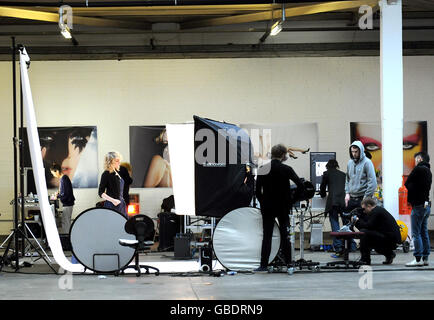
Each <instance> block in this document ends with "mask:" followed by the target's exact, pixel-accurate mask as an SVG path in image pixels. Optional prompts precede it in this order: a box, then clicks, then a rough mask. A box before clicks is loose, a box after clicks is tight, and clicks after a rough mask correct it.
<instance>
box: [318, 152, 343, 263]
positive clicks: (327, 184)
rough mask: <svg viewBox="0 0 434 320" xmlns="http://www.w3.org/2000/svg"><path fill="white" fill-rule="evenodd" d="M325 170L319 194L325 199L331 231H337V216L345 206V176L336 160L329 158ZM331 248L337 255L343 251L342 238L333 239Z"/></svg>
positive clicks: (340, 214)
mask: <svg viewBox="0 0 434 320" xmlns="http://www.w3.org/2000/svg"><path fill="white" fill-rule="evenodd" d="M326 168H327V170H326V171H325V172H324V173H323V176H322V181H321V186H320V196H321V197H322V198H325V197H326V195H327V189H328V196H327V200H326V206H325V212H326V214H329V219H330V226H331V230H332V232H337V231H339V229H340V227H339V216H340V217H341V219H342V218H343V217H342V212H343V208H344V207H345V178H346V175H345V173H344V172H342V171H340V170H339V169H338V168H339V164H338V162H337V161H336V160H334V159H331V160H329V161H328V162H327V164H326ZM333 249H334V250H335V252H336V254H337V255H340V254H342V253H343V250H344V245H343V242H342V240H340V239H336V238H334V239H333Z"/></svg>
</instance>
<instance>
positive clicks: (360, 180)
mask: <svg viewBox="0 0 434 320" xmlns="http://www.w3.org/2000/svg"><path fill="white" fill-rule="evenodd" d="M350 158H351V159H350V160H349V161H348V165H347V177H346V181H345V193H346V195H345V206H346V210H345V211H346V212H349V211H351V210H353V209H354V208H357V207H360V204H361V202H362V200H363V199H364V198H367V197H370V198H372V197H373V195H374V192H375V190H377V178H376V176H375V169H374V165H373V164H372V161H371V160H370V159H368V158H367V157H366V155H365V147H364V146H363V143H362V142H360V141H354V142H353V143H352V144H351V146H350Z"/></svg>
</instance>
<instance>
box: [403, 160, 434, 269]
mask: <svg viewBox="0 0 434 320" xmlns="http://www.w3.org/2000/svg"><path fill="white" fill-rule="evenodd" d="M414 161H415V164H416V166H415V167H414V169H413V170H412V171H411V173H410V175H409V176H408V178H407V181H406V182H405V187H406V188H407V190H408V202H409V203H410V204H411V206H412V210H411V238H412V239H413V243H414V252H413V255H414V258H415V259H414V260H413V261H411V262H409V263H407V264H406V266H407V267H419V266H427V265H429V263H428V256H429V254H430V251H431V246H430V240H429V235H428V218H429V215H430V213H431V204H430V202H429V191H430V189H431V183H432V173H431V169H430V164H429V155H428V154H427V153H426V152H418V153H416V154H415V155H414Z"/></svg>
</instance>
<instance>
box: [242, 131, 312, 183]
mask: <svg viewBox="0 0 434 320" xmlns="http://www.w3.org/2000/svg"><path fill="white" fill-rule="evenodd" d="M240 127H241V128H242V129H245V130H247V132H248V134H249V136H250V138H251V140H252V144H253V149H254V158H255V161H257V162H258V163H259V164H261V162H262V161H258V160H261V159H262V160H263V161H265V162H266V161H267V159H270V158H271V148H272V146H274V145H276V144H278V143H283V144H285V145H286V146H287V147H291V148H292V149H293V150H297V151H294V152H293V156H294V158H292V157H289V159H288V160H287V161H286V162H285V164H287V165H289V166H291V167H292V168H293V169H294V170H295V172H296V173H297V175H298V176H299V177H300V178H304V179H305V180H309V179H310V159H309V152H312V151H317V150H318V125H317V124H316V123H283V124H282V123H270V124H240ZM302 151H303V152H302Z"/></svg>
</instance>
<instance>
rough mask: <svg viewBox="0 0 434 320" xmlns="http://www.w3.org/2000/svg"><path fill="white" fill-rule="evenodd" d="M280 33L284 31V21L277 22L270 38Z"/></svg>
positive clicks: (272, 28)
mask: <svg viewBox="0 0 434 320" xmlns="http://www.w3.org/2000/svg"><path fill="white" fill-rule="evenodd" d="M280 31H282V21H277V22H276V23H275V24H273V26H272V27H271V31H270V36H275V35H277V34H278V33H279V32H280Z"/></svg>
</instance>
